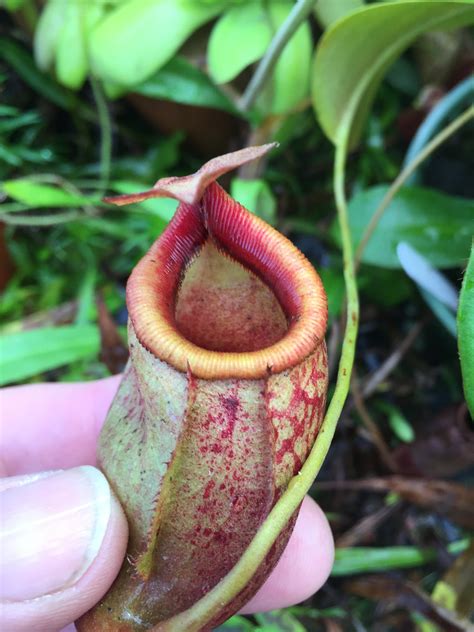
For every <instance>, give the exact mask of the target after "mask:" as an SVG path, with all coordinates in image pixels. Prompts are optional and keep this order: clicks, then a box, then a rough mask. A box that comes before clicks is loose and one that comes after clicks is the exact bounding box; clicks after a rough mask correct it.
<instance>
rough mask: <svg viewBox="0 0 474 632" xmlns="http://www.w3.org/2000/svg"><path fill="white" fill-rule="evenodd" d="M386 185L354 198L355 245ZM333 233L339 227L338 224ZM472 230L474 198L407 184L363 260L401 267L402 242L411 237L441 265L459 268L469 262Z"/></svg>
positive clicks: (351, 207) (351, 215) (351, 212)
mask: <svg viewBox="0 0 474 632" xmlns="http://www.w3.org/2000/svg"><path fill="white" fill-rule="evenodd" d="M387 189H388V187H387V186H385V185H382V186H376V187H372V188H370V189H367V190H366V191H361V192H359V193H356V195H355V196H354V197H353V198H352V200H351V202H350V204H349V224H350V229H351V233H352V238H353V241H354V244H355V245H357V244H358V243H359V241H360V239H361V237H362V235H363V233H364V231H365V229H366V227H367V225H368V224H369V222H370V219H371V218H372V215H373V214H374V212H375V210H376V209H377V207H378V205H379V204H380V202H381V200H382V198H383V197H384V195H385V193H386V192H387ZM333 231H334V232H336V231H337V229H336V228H335V226H333ZM473 232H474V202H472V201H471V200H466V199H463V198H455V197H452V196H449V195H445V194H444V193H439V192H437V191H434V190H431V189H425V188H421V187H404V188H402V189H400V191H399V192H398V193H397V195H396V197H395V198H394V200H393V201H392V202H391V204H390V205H389V207H388V208H387V210H386V211H385V213H384V214H383V215H382V218H381V220H380V222H379V223H378V225H377V227H376V229H375V231H374V233H373V234H372V236H371V238H370V240H369V242H368V244H367V246H366V248H365V250H364V252H363V255H362V261H364V262H365V263H371V264H373V265H376V266H380V267H382V268H399V267H400V261H399V259H398V256H397V251H396V248H397V244H398V243H399V242H400V241H406V242H407V243H409V244H410V245H411V246H412V247H413V248H415V249H416V250H418V251H419V252H420V253H421V254H422V255H424V256H425V257H426V259H428V261H429V262H430V263H432V264H433V265H434V266H436V267H439V268H449V267H453V266H457V265H460V264H462V262H463V261H464V260H465V257H466V253H467V252H468V251H469V247H470V243H471V237H472V234H473ZM336 238H337V235H336Z"/></svg>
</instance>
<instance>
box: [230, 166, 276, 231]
mask: <svg viewBox="0 0 474 632" xmlns="http://www.w3.org/2000/svg"><path fill="white" fill-rule="evenodd" d="M230 194H231V196H232V197H233V198H234V200H237V202H239V203H240V204H242V206H245V208H246V209H247V210H248V211H251V212H252V213H255V215H258V216H259V217H261V218H262V219H263V220H265V221H266V222H267V223H268V224H272V225H274V224H275V222H276V208H277V203H276V199H275V196H274V195H273V192H272V190H271V189H270V187H269V186H268V184H267V183H266V182H265V180H262V179H255V180H244V179H242V178H234V179H233V180H232V182H231V185H230Z"/></svg>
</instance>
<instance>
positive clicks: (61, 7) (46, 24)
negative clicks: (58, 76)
mask: <svg viewBox="0 0 474 632" xmlns="http://www.w3.org/2000/svg"><path fill="white" fill-rule="evenodd" d="M67 13H68V4H67V0H48V2H47V3H46V6H45V7H44V8H43V10H42V12H41V16H40V19H39V20H38V24H37V26H36V30H35V36H34V40H33V49H34V54H35V59H36V63H37V64H38V68H39V69H40V70H43V71H45V70H49V69H50V68H52V66H53V64H54V60H55V58H56V50H57V46H58V40H59V36H60V33H61V30H62V28H63V26H64V24H65V21H66V16H67Z"/></svg>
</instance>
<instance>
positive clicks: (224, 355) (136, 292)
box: [78, 147, 327, 632]
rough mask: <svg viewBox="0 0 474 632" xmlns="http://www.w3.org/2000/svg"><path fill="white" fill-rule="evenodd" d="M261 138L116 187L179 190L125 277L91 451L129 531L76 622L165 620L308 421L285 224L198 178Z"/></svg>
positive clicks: (319, 379)
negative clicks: (114, 365) (106, 403)
mask: <svg viewBox="0 0 474 632" xmlns="http://www.w3.org/2000/svg"><path fill="white" fill-rule="evenodd" d="M268 149H269V147H263V148H258V147H257V148H256V147H254V148H248V149H246V150H242V151H240V152H236V153H234V154H228V155H227V156H222V157H220V158H216V159H214V160H213V161H211V162H210V163H207V164H206V165H204V167H202V169H200V170H199V172H197V173H196V174H194V175H193V176H187V177H185V178H167V179H164V180H160V181H159V182H158V183H157V184H156V185H155V187H154V188H153V189H151V190H150V191H147V192H145V193H143V194H137V195H135V196H125V197H122V198H119V200H118V202H119V203H126V202H131V201H139V200H141V199H146V198H147V197H156V196H159V195H169V196H171V197H176V198H178V199H179V200H180V201H181V204H180V206H179V208H178V211H177V213H176V215H175V217H174V218H173V220H172V221H171V222H170V224H169V226H168V228H167V229H166V231H165V232H164V233H163V234H162V236H161V237H160V238H159V239H158V240H157V241H156V242H155V244H153V245H152V247H151V249H150V251H149V252H148V253H147V254H146V255H145V256H144V257H143V259H142V260H141V261H140V262H139V263H138V265H137V266H136V268H135V269H134V271H133V272H132V275H131V277H130V279H129V282H128V285H127V305H128V309H129V314H130V322H129V346H130V362H129V365H128V367H127V370H126V372H125V374H124V378H123V380H122V383H121V385H120V388H119V391H118V393H117V395H116V397H115V399H114V402H113V404H112V406H111V409H110V411H109V414H108V417H107V420H106V424H105V426H104V429H103V431H102V434H101V438H100V445H99V454H98V460H99V464H100V466H101V467H102V469H103V471H104V472H105V474H106V476H107V478H108V479H109V481H110V483H111V485H112V486H113V488H114V491H115V493H116V494H117V496H118V498H119V500H120V501H121V503H122V505H123V507H124V510H125V512H126V514H127V518H128V521H129V524H130V541H129V546H128V555H127V558H126V561H125V563H124V565H123V567H122V569H121V571H120V574H119V576H118V578H117V580H116V581H115V583H114V585H113V586H112V588H111V590H110V591H109V593H108V594H107V595H106V596H105V597H104V599H103V600H102V602H101V603H100V604H99V605H98V606H96V608H94V609H93V610H92V611H90V612H89V613H87V614H86V615H85V616H84V617H82V618H81V619H80V621H79V622H78V628H79V630H81V631H84V630H92V631H94V630H97V631H101V632H102V631H108V630H110V631H112V630H114V631H124V632H125V631H130V630H148V629H151V628H153V627H154V626H158V628H157V629H159V630H167V631H168V629H173V630H174V628H173V627H171V628H168V627H167V621H169V620H170V619H172V618H173V617H174V616H175V615H177V614H178V613H181V612H183V611H185V610H187V609H189V608H192V607H193V605H194V604H196V603H197V602H198V601H199V600H200V599H201V598H202V597H203V596H204V595H205V594H206V593H207V592H208V591H209V590H211V589H212V588H213V587H214V586H216V584H218V583H219V582H220V581H221V580H222V579H223V577H225V575H226V574H227V573H229V572H230V571H231V570H232V568H233V567H234V566H235V564H236V563H237V562H238V560H239V559H240V557H241V556H242V554H243V552H244V551H245V549H246V548H247V546H248V545H249V543H250V542H251V540H252V539H253V537H254V536H255V534H256V533H257V531H258V529H259V527H260V526H261V524H262V523H263V522H264V520H265V519H266V517H267V516H268V514H269V512H270V511H271V509H272V507H273V506H274V504H275V502H276V501H277V500H278V498H279V497H280V496H281V494H282V493H283V492H284V491H285V490H286V489H287V486H288V484H289V482H290V480H291V478H292V477H293V476H294V475H295V474H297V473H298V471H299V469H300V468H301V466H302V464H303V463H304V461H305V459H306V458H307V456H308V454H309V451H310V450H311V447H312V445H313V442H314V440H315V438H316V435H317V433H318V430H319V427H320V424H321V421H322V418H323V414H324V407H325V401H326V390H327V361H326V346H325V343H324V334H325V329H326V320H327V306H326V297H325V293H324V289H323V287H322V284H321V281H320V279H319V277H318V275H317V273H316V272H315V270H314V269H313V267H312V266H311V264H310V263H309V262H308V261H307V260H306V259H305V258H304V256H303V255H302V254H301V253H300V252H299V251H298V250H297V249H296V248H295V247H294V246H293V245H292V244H291V243H290V242H289V241H288V240H287V239H286V238H285V237H283V236H282V235H280V234H279V233H277V232H276V231H275V230H274V229H273V228H271V227H270V226H268V225H267V224H265V223H264V222H263V221H262V220H260V219H259V218H258V217H256V216H255V215H252V214H251V213H249V212H248V211H247V210H245V209H244V208H243V207H242V206H240V205H239V204H237V203H236V202H235V201H234V200H232V198H230V197H229V196H228V195H227V194H226V193H225V192H224V191H223V189H221V187H219V185H217V184H216V183H215V182H214V180H215V179H216V178H217V177H218V176H219V175H221V174H222V173H224V172H225V171H227V170H229V169H230V168H234V167H236V166H239V165H240V164H243V163H244V162H246V161H248V160H251V159H253V158H255V157H258V156H259V155H262V154H263V153H264V152H265V151H267V150H268ZM115 201H116V202H117V200H115ZM295 519H296V515H294V516H293V517H292V519H291V520H290V522H289V524H288V526H287V527H286V528H285V529H284V531H283V532H282V533H281V534H280V536H279V538H278V540H277V541H276V542H275V544H274V546H272V548H271V549H270V551H269V553H268V554H267V556H266V558H265V559H264V561H263V562H262V564H261V566H260V567H259V569H258V571H257V573H256V574H255V575H254V577H253V579H252V581H251V582H250V584H248V585H247V587H246V588H245V589H244V590H243V591H242V592H241V593H240V594H239V595H237V597H236V598H235V599H234V600H233V601H232V602H231V603H230V604H227V605H226V606H224V607H220V609H218V610H216V611H215V612H214V611H213V613H212V617H213V618H212V621H211V623H212V626H216V625H218V623H220V622H222V621H223V620H225V619H226V618H227V617H228V616H230V615H231V614H232V613H233V612H235V611H237V610H238V609H239V608H240V607H241V606H242V605H243V604H244V603H245V602H246V601H247V600H248V599H250V597H251V596H252V595H253V594H254V593H255V592H256V591H257V590H258V588H259V587H260V586H261V584H262V583H263V582H264V581H265V579H266V577H267V576H268V574H269V573H270V571H271V570H272V568H273V567H274V565H275V564H276V562H277V561H278V558H279V556H280V555H281V552H282V551H283V549H284V546H285V544H286V542H287V540H288V537H289V536H290V533H291V530H292V527H293V524H294V521H295ZM211 623H209V621H208V623H207V624H206V626H205V627H204V628H203V630H204V629H205V630H208V629H210V625H211ZM170 625H171V626H172V624H170Z"/></svg>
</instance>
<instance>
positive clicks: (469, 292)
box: [457, 244, 474, 418]
mask: <svg viewBox="0 0 474 632" xmlns="http://www.w3.org/2000/svg"><path fill="white" fill-rule="evenodd" d="M457 325H458V346H459V358H460V361H461V371H462V380H463V386H464V395H465V397H466V402H467V405H468V407H469V411H470V413H471V416H472V417H473V418H474V244H473V245H472V247H471V256H470V257H469V262H468V264H467V268H466V272H465V273H464V280H463V283H462V289H461V294H460V297H459V309H458V316H457Z"/></svg>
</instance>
